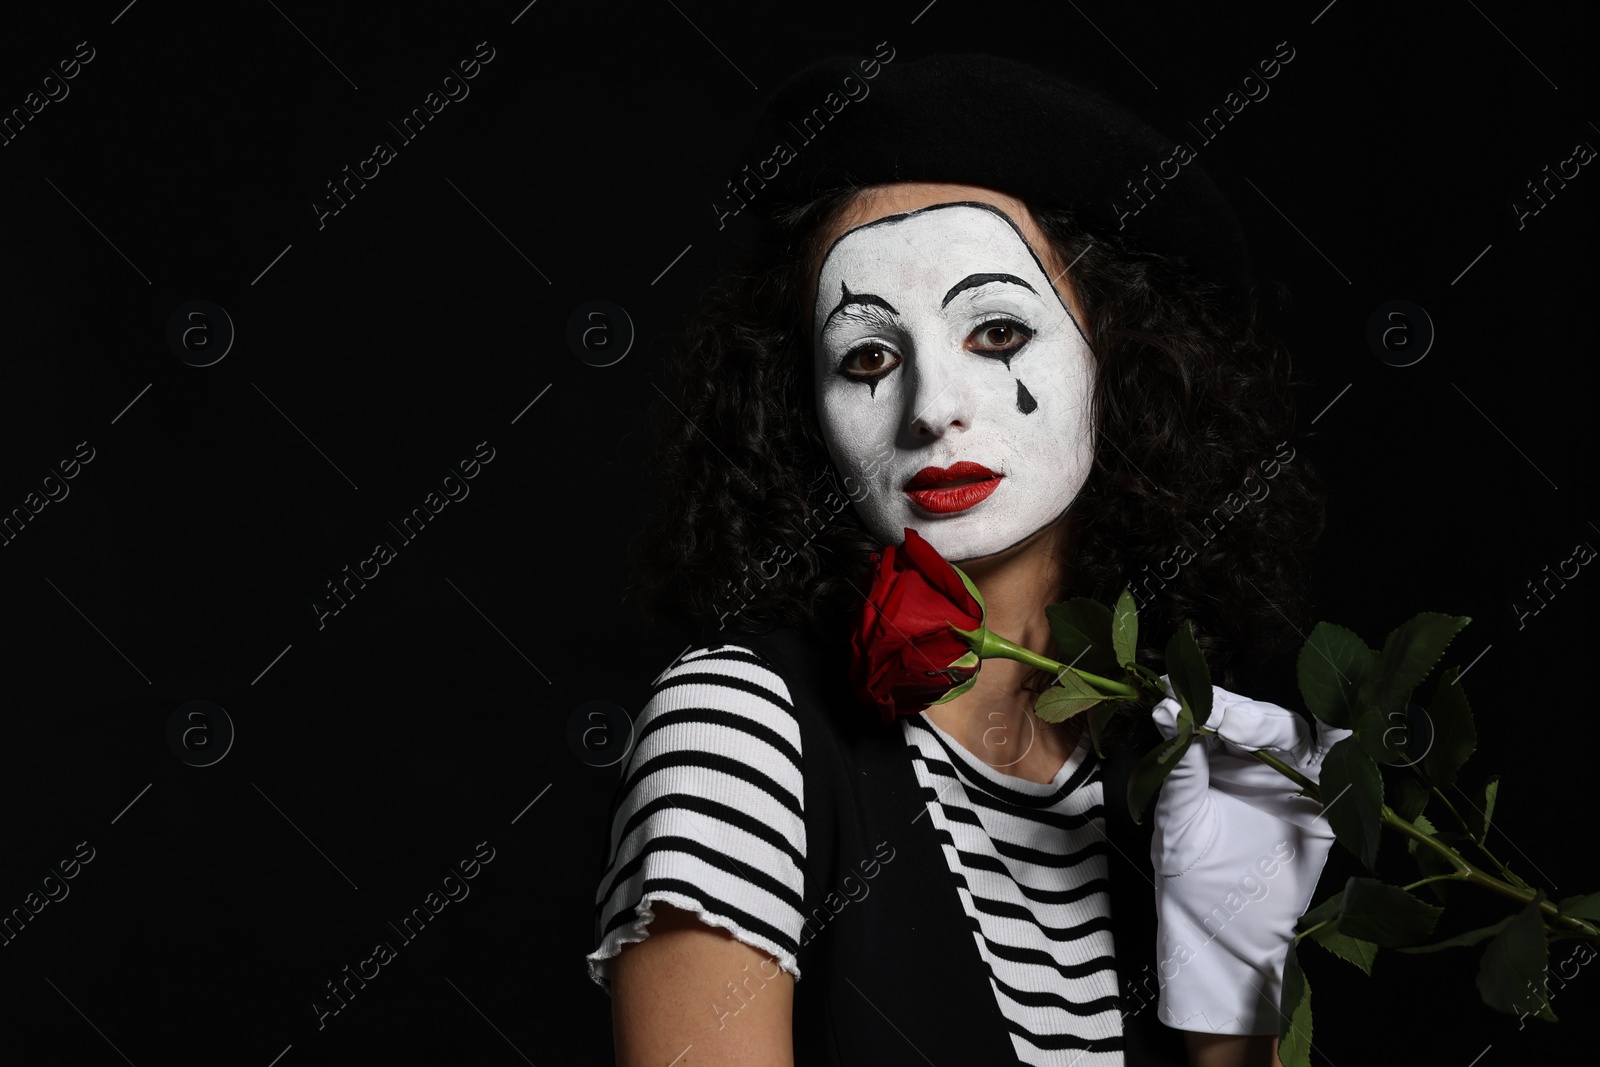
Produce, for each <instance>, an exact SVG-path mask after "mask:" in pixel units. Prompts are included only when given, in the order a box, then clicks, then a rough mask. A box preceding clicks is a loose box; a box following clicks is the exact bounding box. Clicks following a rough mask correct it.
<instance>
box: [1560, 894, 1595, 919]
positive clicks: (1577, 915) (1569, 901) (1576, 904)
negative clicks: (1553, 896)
mask: <svg viewBox="0 0 1600 1067" xmlns="http://www.w3.org/2000/svg"><path fill="white" fill-rule="evenodd" d="M1556 908H1557V910H1559V911H1560V912H1561V914H1563V915H1569V916H1571V917H1572V918H1574V919H1600V893H1590V894H1589V895H1588V896H1585V897H1567V898H1566V899H1565V900H1563V901H1562V902H1561V903H1559V904H1557V905H1556Z"/></svg>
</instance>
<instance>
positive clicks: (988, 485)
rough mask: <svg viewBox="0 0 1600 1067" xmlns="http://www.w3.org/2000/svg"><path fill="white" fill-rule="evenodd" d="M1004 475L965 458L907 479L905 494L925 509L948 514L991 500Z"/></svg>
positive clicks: (922, 470)
mask: <svg viewBox="0 0 1600 1067" xmlns="http://www.w3.org/2000/svg"><path fill="white" fill-rule="evenodd" d="M1003 477H1005V475H1003V474H996V473H995V472H994V471H992V470H990V469H989V468H988V467H985V466H984V465H983V464H981V463H970V462H968V461H966V460H962V461H961V462H959V463H954V464H951V465H950V466H949V467H924V468H922V469H921V470H920V471H918V472H917V473H916V474H914V475H912V476H911V480H910V481H908V482H906V484H905V494H906V496H908V497H910V498H911V502H912V503H913V504H916V505H917V506H918V507H919V508H921V509H922V510H924V511H928V512H932V513H934V514H938V515H948V514H953V513H955V512H958V511H966V510H967V509H968V508H970V507H974V506H976V505H977V504H979V503H981V502H982V501H984V500H986V499H988V496H989V494H990V493H992V492H994V491H995V489H996V488H998V487H999V485H1000V479H1001V478H1003Z"/></svg>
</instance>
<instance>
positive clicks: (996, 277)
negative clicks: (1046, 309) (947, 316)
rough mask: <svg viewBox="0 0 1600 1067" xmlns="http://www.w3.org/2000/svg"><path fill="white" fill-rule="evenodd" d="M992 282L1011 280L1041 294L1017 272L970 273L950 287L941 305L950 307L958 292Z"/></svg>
mask: <svg viewBox="0 0 1600 1067" xmlns="http://www.w3.org/2000/svg"><path fill="white" fill-rule="evenodd" d="M990 282H1010V283H1011V284H1013V285H1020V286H1022V287H1023V288H1024V289H1026V290H1028V292H1030V293H1032V294H1033V295H1034V296H1038V295H1039V290H1037V289H1035V288H1034V287H1033V286H1031V285H1029V284H1028V283H1027V282H1025V281H1023V280H1022V279H1021V278H1019V277H1017V276H1016V275H1015V274H969V275H967V276H966V277H965V278H962V279H961V280H960V281H959V282H956V284H955V285H953V286H951V287H950V291H949V292H948V293H946V294H944V301H943V303H941V304H940V305H939V306H940V307H948V306H949V305H950V301H952V300H954V299H955V298H956V294H957V293H961V292H964V291H965V290H967V289H976V288H977V287H978V286H980V285H988V284H989V283H990Z"/></svg>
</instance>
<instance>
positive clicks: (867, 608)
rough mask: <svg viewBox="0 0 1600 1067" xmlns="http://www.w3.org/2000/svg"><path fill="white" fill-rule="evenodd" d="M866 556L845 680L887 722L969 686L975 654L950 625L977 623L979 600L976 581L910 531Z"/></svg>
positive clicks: (980, 620)
mask: <svg viewBox="0 0 1600 1067" xmlns="http://www.w3.org/2000/svg"><path fill="white" fill-rule="evenodd" d="M872 559H873V560H874V561H875V562H876V563H877V565H878V566H877V570H876V571H875V572H874V574H873V578H872V587H871V589H870V590H868V592H867V602H866V604H865V605H863V607H862V610H861V622H860V624H859V625H858V626H857V627H856V631H855V633H854V635H853V636H852V637H851V641H850V646H851V677H850V681H851V685H852V687H853V688H854V690H855V694H856V696H857V698H859V699H860V700H862V701H864V702H865V703H868V704H874V705H876V706H877V708H878V710H879V712H880V713H881V714H882V716H883V721H884V722H885V723H891V722H893V721H894V720H895V717H896V716H898V715H915V714H916V713H917V712H919V711H922V710H924V709H925V708H928V707H929V706H931V705H933V704H935V703H938V702H940V701H942V700H943V699H945V698H947V697H950V696H955V695H957V691H959V692H962V693H964V692H966V691H967V690H968V689H969V688H971V686H972V682H973V680H974V679H975V676H976V675H977V673H978V657H977V655H976V654H975V653H974V652H973V651H972V649H971V648H970V647H969V646H968V644H967V643H966V641H965V640H963V639H962V638H961V636H960V635H958V634H956V633H954V632H953V631H952V630H951V629H950V626H949V624H950V623H954V624H955V625H956V626H959V627H961V628H962V629H963V630H979V629H982V627H983V616H984V606H983V601H982V600H981V599H980V598H979V597H978V596H977V589H976V587H974V586H970V585H969V584H968V582H967V581H966V580H965V578H964V576H963V575H962V574H961V572H959V571H958V570H956V568H955V567H954V566H952V565H951V564H950V563H948V562H947V561H946V560H945V558H944V557H943V556H941V555H939V553H938V551H937V550H936V549H935V548H934V547H933V546H932V545H930V544H928V542H926V541H924V540H923V539H922V536H921V535H920V534H918V533H917V531H915V530H912V529H909V528H908V529H907V530H906V537H905V544H903V545H898V546H896V545H889V546H888V547H886V548H885V549H884V550H883V553H882V555H881V556H880V555H879V554H878V553H873V555H872Z"/></svg>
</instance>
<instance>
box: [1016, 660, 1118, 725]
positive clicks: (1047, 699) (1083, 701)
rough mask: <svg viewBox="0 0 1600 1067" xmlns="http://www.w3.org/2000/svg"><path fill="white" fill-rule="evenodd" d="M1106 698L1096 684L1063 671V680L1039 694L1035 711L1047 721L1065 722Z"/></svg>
mask: <svg viewBox="0 0 1600 1067" xmlns="http://www.w3.org/2000/svg"><path fill="white" fill-rule="evenodd" d="M1106 699H1107V698H1106V697H1105V696H1104V695H1102V694H1101V693H1099V692H1097V691H1096V690H1095V688H1094V686H1092V685H1090V684H1089V683H1088V682H1086V681H1084V680H1083V679H1082V678H1079V677H1078V676H1077V675H1076V674H1073V673H1072V672H1071V671H1062V672H1061V680H1060V681H1059V682H1058V683H1057V684H1055V685H1052V686H1051V687H1050V688H1049V689H1046V690H1045V691H1044V692H1042V693H1040V694H1039V699H1038V700H1037V701H1036V702H1035V703H1034V707H1033V713H1034V714H1035V715H1037V716H1039V718H1041V719H1043V720H1044V721H1045V722H1063V721H1065V720H1067V719H1070V718H1071V717H1072V716H1074V715H1076V714H1078V712H1080V711H1087V710H1088V709H1090V708H1092V707H1094V706H1095V705H1096V704H1100V703H1103V702H1104V701H1105V700H1106Z"/></svg>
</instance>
